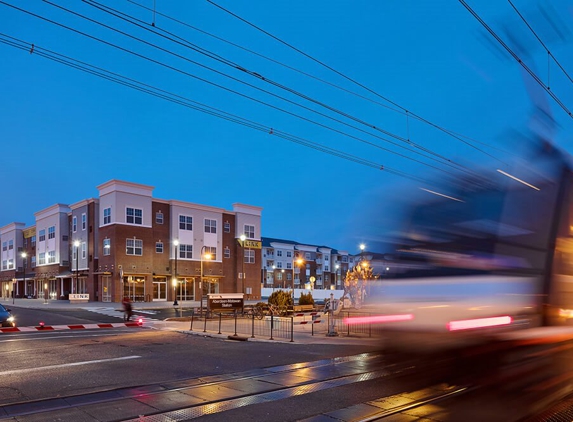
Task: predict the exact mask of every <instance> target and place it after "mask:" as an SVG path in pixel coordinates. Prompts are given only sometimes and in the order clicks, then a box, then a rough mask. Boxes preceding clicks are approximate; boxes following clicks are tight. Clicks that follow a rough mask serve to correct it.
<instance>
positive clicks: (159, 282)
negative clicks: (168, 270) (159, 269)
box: [153, 278, 167, 301]
mask: <svg viewBox="0 0 573 422" xmlns="http://www.w3.org/2000/svg"><path fill="white" fill-rule="evenodd" d="M153 300H158V301H160V300H167V280H166V279H165V278H154V279H153Z"/></svg>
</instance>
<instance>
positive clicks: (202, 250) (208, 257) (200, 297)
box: [199, 245, 211, 308]
mask: <svg viewBox="0 0 573 422" xmlns="http://www.w3.org/2000/svg"><path fill="white" fill-rule="evenodd" d="M206 248H207V247H206V246H205V245H203V247H202V248H201V279H200V281H199V300H200V301H201V302H202V301H203V258H206V259H211V254H210V253H208V254H206V253H205V249H206ZM201 308H202V306H201Z"/></svg>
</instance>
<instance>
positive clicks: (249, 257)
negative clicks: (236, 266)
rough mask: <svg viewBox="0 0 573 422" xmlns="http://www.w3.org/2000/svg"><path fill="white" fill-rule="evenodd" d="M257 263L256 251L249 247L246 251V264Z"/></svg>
mask: <svg viewBox="0 0 573 422" xmlns="http://www.w3.org/2000/svg"><path fill="white" fill-rule="evenodd" d="M254 263H255V251H254V250H252V249H247V250H246V251H245V264H254Z"/></svg>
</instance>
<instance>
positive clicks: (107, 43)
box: [0, 0, 468, 174]
mask: <svg viewBox="0 0 573 422" xmlns="http://www.w3.org/2000/svg"><path fill="white" fill-rule="evenodd" d="M44 1H45V2H46V3H48V4H50V5H53V6H55V7H58V8H60V9H62V10H65V11H67V12H69V13H72V14H74V15H76V16H79V17H82V18H84V19H86V20H89V21H90V22H93V23H96V24H98V25H101V26H104V27H106V28H108V29H110V30H113V31H115V32H118V33H121V34H123V35H125V36H128V37H130V38H133V39H136V40H138V41H141V42H143V43H145V44H147V45H150V46H154V47H156V48H158V49H160V50H162V51H165V52H168V53H170V54H173V55H175V56H177V57H179V58H182V59H183V60H186V61H190V62H192V63H194V64H197V62H194V61H192V60H190V59H187V58H186V57H184V56H181V55H178V54H176V53H173V52H170V51H169V50H165V49H163V48H161V47H159V46H155V45H154V44H152V43H149V42H147V41H145V40H141V39H139V38H137V37H134V36H132V35H130V34H127V33H125V32H123V31H119V30H117V29H115V28H113V27H110V26H108V25H105V24H103V23H101V22H98V21H95V20H93V19H91V18H88V17H85V16H83V15H81V14H79V13H77V12H74V11H71V10H68V9H65V8H63V7H62V6H59V5H56V4H53V3H51V2H49V1H47V0H44ZM0 4H5V5H7V6H10V7H13V8H15V9H17V10H19V11H23V12H24V13H27V14H30V15H32V16H34V17H37V18H40V19H42V20H45V21H47V22H50V23H53V24H55V25H57V26H60V27H62V28H65V29H68V30H70V31H73V32H75V33H78V34H80V35H83V36H86V37H88V38H90V39H93V40H95V41H98V42H101V43H103V44H106V45H108V46H111V47H114V48H117V49H119V50H120V51H123V52H127V53H129V54H132V55H135V56H137V57H139V58H143V59H145V60H148V61H151V62H153V63H155V64H158V65H160V66H163V67H166V68H168V69H170V70H174V71H176V72H179V73H181V74H184V75H185V76H189V77H192V78H194V79H197V80H200V81H202V82H205V83H207V84H210V85H212V86H215V87H217V88H220V89H223V90H226V91H228V92H231V93H233V94H236V95H239V96H241V97H243V98H246V99H249V100H251V101H254V102H257V103H259V104H262V105H265V106H267V107H270V108H273V109H275V110H278V111H280V112H283V113H285V114H288V115H291V116H293V117H297V118H299V119H302V120H304V121H307V122H309V123H312V124H315V125H318V126H320V127H323V128H325V129H328V130H331V131H334V132H335V133H338V134H341V135H344V136H347V137H350V138H352V139H355V140H357V141H360V142H363V143H366V144H368V145H370V146H374V147H376V148H378V149H381V150H383V151H386V152H389V153H391V154H395V155H398V156H400V157H402V158H405V159H407V160H411V161H414V162H416V163H419V164H422V165H425V166H428V167H430V168H433V169H436V170H438V171H441V172H444V173H448V174H452V173H450V172H448V171H446V170H444V169H441V168H439V167H436V166H433V165H431V164H428V163H425V162H423V161H420V160H417V159H415V158H412V157H409V156H407V155H404V154H400V153H398V152H395V151H392V150H389V149H387V148H384V147H382V146H380V145H377V144H374V143H372V142H369V141H366V140H364V139H362V138H358V137H356V136H353V135H351V134H348V133H346V132H343V131H340V130H338V129H335V128H332V127H329V126H327V125H324V124H322V123H319V122H316V121H314V120H311V119H308V118H306V117H304V116H301V115H298V114H296V113H293V112H290V111H288V110H285V109H282V108H280V107H277V106H275V105H272V104H269V103H267V102H264V101H262V100H259V99H256V98H254V97H251V96H248V95H246V94H243V93H240V92H238V91H235V90H232V89H230V88H227V87H224V86H222V85H219V84H216V83H214V82H212V81H209V80H206V79H204V78H201V77H198V76H196V75H193V74H191V73H188V72H186V71H183V70H181V69H178V68H176V67H173V66H170V65H167V64H165V63H163V62H160V61H157V60H155V59H152V58H150V57H148V56H145V55H142V54H139V53H136V52H134V51H131V50H128V49H126V48H123V47H121V46H118V45H116V44H113V43H111V42H108V41H105V40H103V39H101V38H98V37H95V36H93V35H90V34H87V33H85V32H82V31H79V30H77V29H74V28H72V27H69V26H67V25H64V24H61V23H59V22H56V21H53V20H50V19H48V18H45V17H43V16H40V15H37V14H35V13H32V12H29V11H27V10H24V9H21V8H19V7H16V6H13V5H10V4H8V3H6V2H4V1H0ZM198 65H199V66H202V67H206V66H204V65H202V64H200V63H198ZM208 69H210V68H208ZM213 71H215V72H217V73H220V72H218V71H216V70H213ZM223 75H224V74H223ZM229 77H230V76H229ZM230 78H232V79H233V80H236V81H238V82H243V81H240V80H237V79H236V78H233V77H230ZM245 84H246V83H245ZM247 85H249V86H251V85H250V84H247ZM252 87H253V88H256V89H260V88H257V87H254V86H252ZM265 92H267V91H265ZM269 94H271V95H274V94H272V93H269ZM281 98H282V97H281ZM285 101H289V100H286V99H285ZM295 104H296V103H295ZM311 111H312V110H311ZM327 117H328V116H327ZM370 135H372V136H376V135H373V134H370ZM386 141H387V142H390V141H388V140H386ZM408 151H409V152H414V153H417V152H416V151H411V150H408ZM418 154H420V153H418ZM424 157H425V158H429V159H432V157H426V156H424ZM442 164H443V163H442ZM445 164H448V163H445ZM466 172H468V171H466Z"/></svg>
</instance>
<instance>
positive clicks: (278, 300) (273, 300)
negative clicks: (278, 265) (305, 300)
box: [269, 290, 293, 308]
mask: <svg viewBox="0 0 573 422" xmlns="http://www.w3.org/2000/svg"><path fill="white" fill-rule="evenodd" d="M269 303H270V304H272V305H275V306H278V307H279V308H287V307H289V306H292V305H293V303H292V296H291V294H290V292H285V291H284V290H275V291H274V292H273V293H272V294H271V295H270V296H269Z"/></svg>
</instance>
